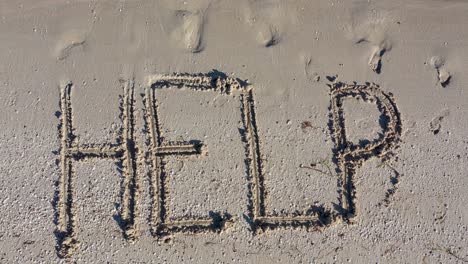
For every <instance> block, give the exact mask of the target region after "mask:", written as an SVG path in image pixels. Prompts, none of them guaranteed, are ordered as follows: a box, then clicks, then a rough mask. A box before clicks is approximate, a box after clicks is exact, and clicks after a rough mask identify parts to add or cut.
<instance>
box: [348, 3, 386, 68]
mask: <svg viewBox="0 0 468 264" xmlns="http://www.w3.org/2000/svg"><path fill="white" fill-rule="evenodd" d="M390 23H391V18H389V16H388V14H386V13H385V12H382V13H374V12H372V11H371V9H369V7H368V6H363V5H362V4H358V5H356V7H355V8H354V9H353V10H352V11H351V18H350V21H349V28H348V30H349V34H350V37H351V39H352V40H353V41H354V42H355V43H356V44H363V43H368V44H370V47H371V50H370V56H369V60H368V65H369V68H370V69H371V70H372V71H374V72H375V73H377V74H380V73H381V72H382V57H383V55H384V54H385V53H387V52H388V51H390V50H391V49H392V41H391V39H390V38H389V36H388V34H387V31H388V25H389V24H390Z"/></svg>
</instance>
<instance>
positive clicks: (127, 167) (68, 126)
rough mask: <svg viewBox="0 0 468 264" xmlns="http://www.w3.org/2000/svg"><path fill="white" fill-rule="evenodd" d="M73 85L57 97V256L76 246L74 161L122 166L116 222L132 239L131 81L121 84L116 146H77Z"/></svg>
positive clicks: (134, 177) (66, 254)
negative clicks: (119, 117)
mask: <svg viewBox="0 0 468 264" xmlns="http://www.w3.org/2000/svg"><path fill="white" fill-rule="evenodd" d="M72 90H73V84H71V83H70V84H67V85H66V86H65V87H62V88H61V95H60V108H61V116H60V125H59V135H60V138H61V146H60V160H59V163H60V168H61V173H60V177H59V180H58V183H57V185H58V188H57V192H56V196H55V202H54V207H55V223H56V231H55V235H56V240H57V245H56V249H57V254H58V256H59V257H69V256H71V255H72V254H73V253H74V252H75V251H76V250H77V249H78V247H79V241H78V240H77V233H76V232H77V228H76V227H77V225H78V224H79V223H77V221H76V218H77V217H76V213H75V208H74V206H75V205H74V204H75V195H76V193H75V186H74V184H75V177H77V176H76V173H75V169H74V164H75V163H76V162H81V161H88V160H90V159H96V158H97V159H110V160H116V161H117V162H118V164H121V166H122V185H121V204H120V211H119V215H118V216H116V219H117V220H118V222H119V225H120V226H121V228H122V230H123V233H124V237H125V238H126V239H128V240H133V239H135V235H136V230H135V227H134V225H135V213H136V212H135V203H136V196H137V185H138V184H137V173H136V172H137V168H136V167H137V159H136V153H137V152H138V150H137V146H136V144H135V135H134V132H135V128H134V127H135V119H134V100H133V90H134V83H133V81H128V82H126V83H125V84H124V96H123V98H122V99H123V102H122V106H121V110H122V114H121V118H122V122H123V128H122V131H121V135H120V137H119V139H118V140H117V143H116V144H96V145H85V146H84V145H79V144H78V142H77V136H76V135H75V134H74V127H73V111H72V102H71V95H72Z"/></svg>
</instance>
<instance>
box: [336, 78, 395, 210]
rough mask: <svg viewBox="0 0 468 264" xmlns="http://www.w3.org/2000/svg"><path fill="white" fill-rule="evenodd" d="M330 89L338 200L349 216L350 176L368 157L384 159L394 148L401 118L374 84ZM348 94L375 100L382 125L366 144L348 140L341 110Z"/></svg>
mask: <svg viewBox="0 0 468 264" xmlns="http://www.w3.org/2000/svg"><path fill="white" fill-rule="evenodd" d="M330 88H331V89H330V97H331V98H330V99H331V106H330V111H331V112H330V117H331V118H330V130H331V135H332V139H333V142H334V144H335V148H334V150H333V154H334V159H335V162H336V163H337V172H338V174H339V176H340V179H339V186H341V195H340V199H339V201H340V206H341V209H342V210H343V215H344V217H345V218H346V219H349V218H352V217H353V216H355V215H356V202H355V187H354V183H353V178H354V175H355V173H356V170H357V168H358V167H359V166H361V165H362V164H363V162H364V161H366V160H368V159H370V158H371V157H377V158H380V159H385V158H387V157H388V155H389V154H390V151H392V150H393V149H395V148H396V147H397V143H398V142H399V139H400V135H401V119H400V113H399V112H398V109H397V107H396V104H395V102H394V100H393V97H392V95H391V94H387V93H384V92H383V91H382V90H381V89H380V88H379V86H378V85H376V84H370V83H366V85H356V84H353V85H348V84H344V83H333V84H332V85H330ZM348 97H354V98H361V99H363V100H364V101H370V102H375V104H376V105H377V108H378V110H379V112H380V113H381V116H380V119H381V120H380V121H381V122H380V123H381V126H382V132H381V133H380V135H379V137H378V138H377V139H375V140H373V141H370V142H369V143H367V144H354V143H352V142H350V141H348V138H347V134H346V129H345V119H344V111H343V99H344V98H348Z"/></svg>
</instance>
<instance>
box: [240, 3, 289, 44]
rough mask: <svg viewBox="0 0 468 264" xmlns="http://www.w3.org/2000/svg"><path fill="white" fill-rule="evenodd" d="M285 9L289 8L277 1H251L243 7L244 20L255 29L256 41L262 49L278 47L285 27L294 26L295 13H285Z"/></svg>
mask: <svg viewBox="0 0 468 264" xmlns="http://www.w3.org/2000/svg"><path fill="white" fill-rule="evenodd" d="M285 8H287V6H286V5H284V4H283V3H282V2H281V1H277V0H258V1H249V2H247V4H246V5H244V6H243V9H242V14H243V15H244V20H245V22H246V24H247V25H248V26H249V27H251V28H253V29H254V32H255V34H256V35H255V38H256V41H257V43H259V44H260V45H261V46H262V47H266V48H269V47H273V46H275V45H278V44H279V43H280V42H281V41H282V39H283V29H284V28H285V25H287V24H291V23H293V24H294V21H293V20H294V18H295V17H296V16H295V15H294V12H295V11H294V10H288V11H287V12H285V11H284V10H285ZM287 14H290V16H288V15H287Z"/></svg>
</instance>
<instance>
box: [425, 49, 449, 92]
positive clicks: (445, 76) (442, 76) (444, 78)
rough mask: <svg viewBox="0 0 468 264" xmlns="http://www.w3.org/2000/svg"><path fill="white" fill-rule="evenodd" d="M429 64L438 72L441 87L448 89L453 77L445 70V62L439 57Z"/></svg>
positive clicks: (434, 57)
mask: <svg viewBox="0 0 468 264" xmlns="http://www.w3.org/2000/svg"><path fill="white" fill-rule="evenodd" d="M429 64H430V65H431V66H432V67H433V68H434V69H435V70H436V71H437V79H438V81H439V83H440V85H441V86H442V87H446V86H447V85H448V84H449V82H450V78H451V77H452V76H451V75H450V72H449V71H448V70H446V69H445V68H446V67H445V60H444V59H443V58H441V57H439V56H433V57H432V58H431V59H430V60H429Z"/></svg>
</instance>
